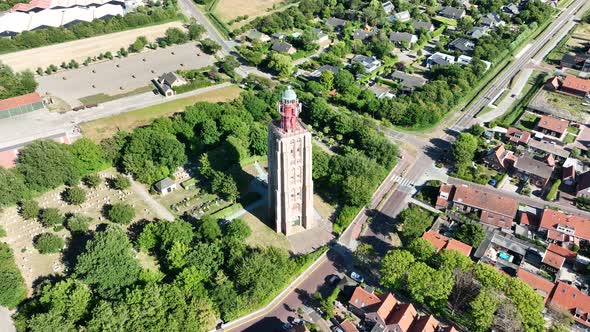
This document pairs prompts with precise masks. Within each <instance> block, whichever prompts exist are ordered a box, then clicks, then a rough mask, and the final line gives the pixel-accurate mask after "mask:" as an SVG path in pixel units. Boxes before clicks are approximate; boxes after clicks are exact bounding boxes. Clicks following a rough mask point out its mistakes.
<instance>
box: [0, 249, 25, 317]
mask: <svg viewBox="0 0 590 332" xmlns="http://www.w3.org/2000/svg"><path fill="white" fill-rule="evenodd" d="M0 276H2V277H1V278H0V305H2V306H5V307H7V308H9V309H14V308H16V306H17V305H18V304H19V303H20V302H21V301H22V300H24V299H25V298H26V296H27V288H26V286H25V280H24V279H23V277H22V275H21V274H20V270H19V269H18V267H17V266H16V263H15V261H14V255H13V253H12V249H10V246H8V244H6V243H5V242H0Z"/></svg>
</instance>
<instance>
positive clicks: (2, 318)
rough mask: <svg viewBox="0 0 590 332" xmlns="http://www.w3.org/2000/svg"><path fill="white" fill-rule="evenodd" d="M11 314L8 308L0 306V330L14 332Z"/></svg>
mask: <svg viewBox="0 0 590 332" xmlns="http://www.w3.org/2000/svg"><path fill="white" fill-rule="evenodd" d="M11 315H12V313H11V312H10V310H8V309H7V308H5V307H0V331H2V332H16V328H15V327H14V323H13V321H12V317H11Z"/></svg>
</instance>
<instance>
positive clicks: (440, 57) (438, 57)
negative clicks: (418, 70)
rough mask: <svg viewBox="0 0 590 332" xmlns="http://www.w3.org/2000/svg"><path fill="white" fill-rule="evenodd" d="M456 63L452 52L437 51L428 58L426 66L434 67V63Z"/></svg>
mask: <svg viewBox="0 0 590 332" xmlns="http://www.w3.org/2000/svg"><path fill="white" fill-rule="evenodd" d="M452 63H455V57H454V56H452V55H450V54H445V53H440V52H436V53H434V54H432V55H431V56H430V57H428V59H427V60H426V67H427V68H432V66H434V65H438V66H447V65H450V64H452Z"/></svg>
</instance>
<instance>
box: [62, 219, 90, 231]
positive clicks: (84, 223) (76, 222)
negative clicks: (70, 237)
mask: <svg viewBox="0 0 590 332" xmlns="http://www.w3.org/2000/svg"><path fill="white" fill-rule="evenodd" d="M90 223H92V218H90V217H87V216H84V215H81V214H74V215H71V216H69V217H68V219H66V228H67V229H68V230H69V231H70V232H72V233H74V234H84V233H86V232H87V231H88V226H89V225H90Z"/></svg>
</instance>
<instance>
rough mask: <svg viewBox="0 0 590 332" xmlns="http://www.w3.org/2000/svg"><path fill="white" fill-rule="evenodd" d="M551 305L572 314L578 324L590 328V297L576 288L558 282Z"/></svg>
mask: <svg viewBox="0 0 590 332" xmlns="http://www.w3.org/2000/svg"><path fill="white" fill-rule="evenodd" d="M549 303H550V304H551V305H552V306H556V307H560V308H562V309H564V310H566V311H568V312H569V313H570V314H572V317H573V318H574V320H575V321H576V324H579V325H581V327H583V328H586V329H587V328H590V296H588V294H584V293H583V292H582V291H580V290H579V289H577V288H576V287H575V286H571V285H568V284H566V283H564V282H561V281H559V282H557V286H556V287H555V291H554V292H553V296H552V297H551V301H549Z"/></svg>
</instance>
